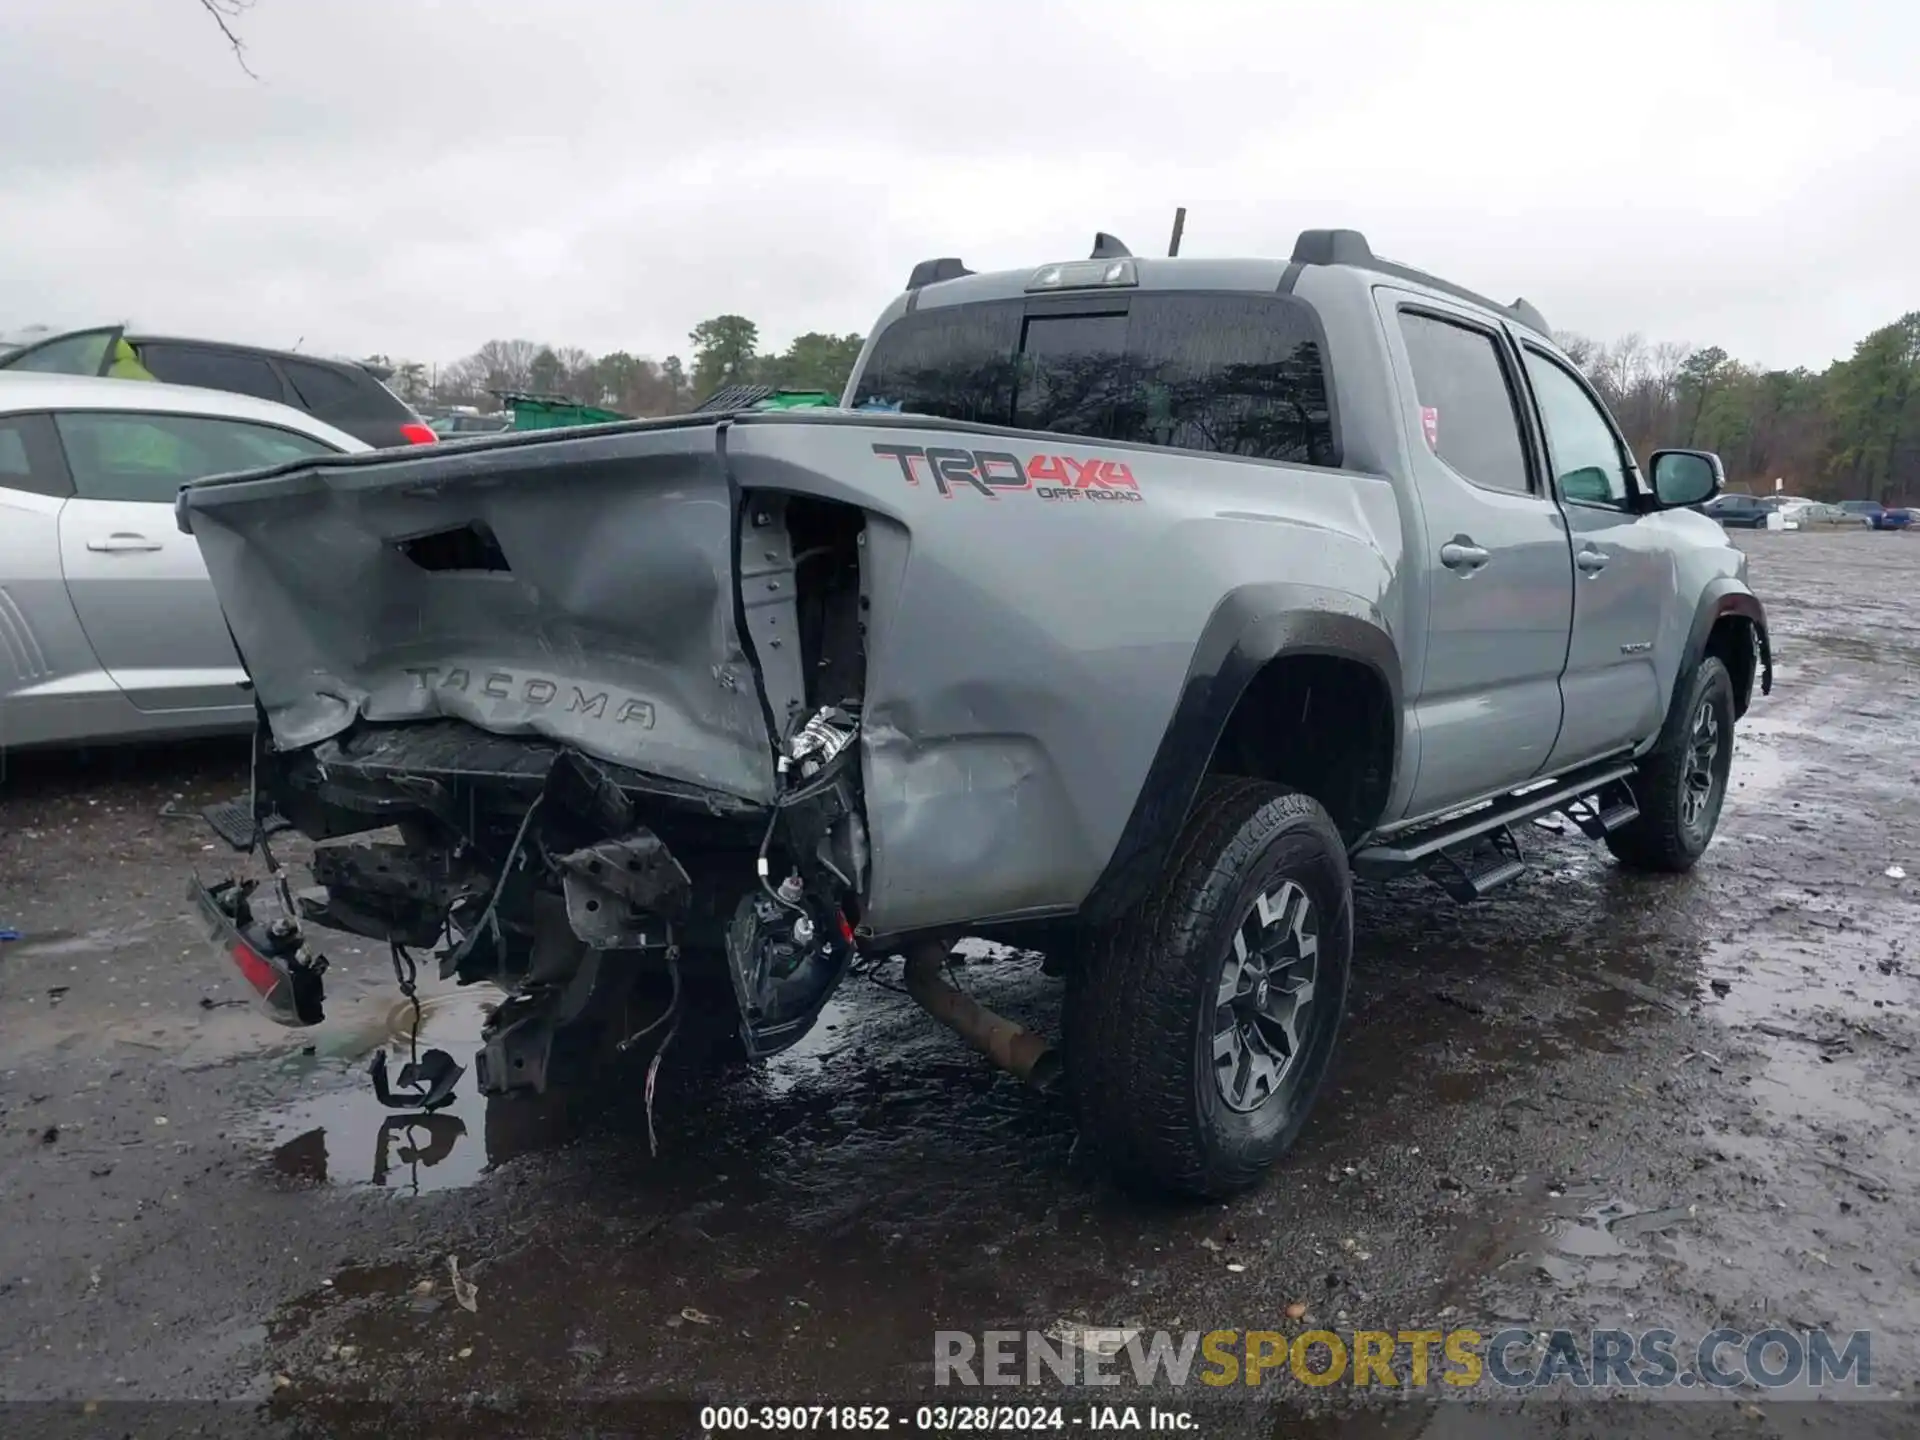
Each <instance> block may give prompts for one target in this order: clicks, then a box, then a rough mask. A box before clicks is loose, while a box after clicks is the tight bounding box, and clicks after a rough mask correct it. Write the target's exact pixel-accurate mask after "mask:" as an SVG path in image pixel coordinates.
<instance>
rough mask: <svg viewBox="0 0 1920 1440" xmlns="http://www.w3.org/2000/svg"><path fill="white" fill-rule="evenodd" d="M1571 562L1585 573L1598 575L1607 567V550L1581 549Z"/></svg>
mask: <svg viewBox="0 0 1920 1440" xmlns="http://www.w3.org/2000/svg"><path fill="white" fill-rule="evenodd" d="M1573 563H1574V564H1576V565H1578V566H1579V567H1580V569H1581V571H1582V572H1583V573H1584V574H1587V575H1598V574H1599V573H1600V572H1601V571H1602V570H1604V569H1606V568H1607V552H1606V551H1604V550H1592V549H1588V550H1582V551H1580V552H1579V553H1578V554H1576V555H1575V556H1574V557H1573Z"/></svg>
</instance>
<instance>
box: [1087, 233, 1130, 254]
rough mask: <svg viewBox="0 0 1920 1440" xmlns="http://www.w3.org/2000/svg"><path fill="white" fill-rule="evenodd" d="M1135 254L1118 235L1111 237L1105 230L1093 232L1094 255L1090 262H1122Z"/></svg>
mask: <svg viewBox="0 0 1920 1440" xmlns="http://www.w3.org/2000/svg"><path fill="white" fill-rule="evenodd" d="M1131 254H1133V252H1132V251H1131V250H1129V249H1128V248H1127V247H1126V244H1125V242H1124V241H1122V240H1121V239H1120V237H1119V236H1118V235H1109V234H1107V232H1106V231H1104V230H1096V231H1094V232H1093V253H1092V254H1091V255H1089V256H1088V257H1087V258H1088V259H1089V260H1122V259H1125V258H1126V257H1127V256H1129V255H1131Z"/></svg>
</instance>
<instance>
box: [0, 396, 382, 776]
mask: <svg viewBox="0 0 1920 1440" xmlns="http://www.w3.org/2000/svg"><path fill="white" fill-rule="evenodd" d="M367 448H368V447H367V446H366V445H365V444H364V443H362V442H361V441H359V440H356V439H354V438H353V437H352V436H351V435H348V434H347V433H345V432H344V431H341V430H336V429H335V428H334V427H333V426H331V425H328V424H325V423H324V422H322V421H319V420H316V419H314V418H313V417H312V416H311V415H307V414H304V413H302V412H301V411H298V410H294V409H291V408H289V407H287V406H284V405H276V404H273V403H272V402H270V401H266V400H256V399H253V398H251V397H249V396H245V395H232V394H227V393H224V392H222V391H216V390H197V389H190V388H188V387H186V386H181V385H159V384H137V385H136V384H132V383H129V382H127V381H125V380H111V379H94V378H91V377H85V378H83V377H76V376H66V375H38V374H0V749H13V748H16V747H20V746H26V745H66V744H79V743H82V742H98V741H112V740H135V739H147V738H155V737H163V736H183V735H196V734H209V733H219V732H222V731H243V730H246V729H247V728H248V727H250V726H251V725H252V723H253V703H252V700H251V699H250V697H249V696H248V694H247V693H246V691H245V690H243V689H242V688H241V687H242V685H243V684H244V682H245V681H246V672H245V671H244V670H243V669H242V668H241V666H240V660H239V657H238V656H237V655H235V653H234V649H233V640H232V638H231V636H230V635H229V634H228V633H227V622H226V620H225V618H224V617H223V616H222V615H221V613H220V604H219V602H218V601H217V600H216V599H215V598H214V594H213V587H212V585H211V584H210V583H209V582H208V580H207V571H206V566H205V565H204V564H203V563H202V562H201V559H200V548H199V546H198V545H197V544H196V543H195V541H194V540H193V538H192V537H191V536H188V535H183V534H181V533H180V531H179V529H178V527H177V525H176V523H175V520H174V513H173V500H174V495H175V493H176V492H177V491H178V490H179V488H180V487H181V485H183V484H185V483H186V482H187V481H189V480H198V479H201V478H203V477H205V476H208V475H217V474H220V473H222V472H225V471H229V470H245V469H250V468H252V467H254V466H259V465H271V464H274V463H276V462H279V461H283V460H294V459H300V458H303V457H308V456H314V455H326V454H333V453H337V452H340V451H347V450H365V449H367Z"/></svg>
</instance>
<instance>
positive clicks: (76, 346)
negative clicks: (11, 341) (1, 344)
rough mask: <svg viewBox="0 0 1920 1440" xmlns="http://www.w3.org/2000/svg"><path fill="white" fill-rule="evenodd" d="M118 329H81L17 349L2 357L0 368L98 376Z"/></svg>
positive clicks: (38, 372)
mask: <svg viewBox="0 0 1920 1440" xmlns="http://www.w3.org/2000/svg"><path fill="white" fill-rule="evenodd" d="M119 333H120V332H119V331H118V330H81V331H77V332H75V333H74V334H72V335H61V336H59V337H57V338H56V339H53V340H45V341H42V342H41V343H40V344H37V345H29V346H27V347H26V348H24V349H22V350H17V351H15V352H14V353H13V354H11V355H9V356H7V357H6V358H5V359H0V369H6V370H26V371H31V372H33V373H36V374H40V375H98V374H99V373H100V370H101V367H102V366H103V365H104V364H105V363H106V359H107V346H108V345H109V344H110V343H111V342H112V341H113V340H114V339H115V337H117V336H118V335H119Z"/></svg>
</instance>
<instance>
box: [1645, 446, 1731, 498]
mask: <svg viewBox="0 0 1920 1440" xmlns="http://www.w3.org/2000/svg"><path fill="white" fill-rule="evenodd" d="M1726 483H1727V472H1726V468H1725V467H1724V466H1723V465H1721V463H1720V457H1719V456H1718V455H1716V454H1714V453H1713V451H1711V450H1656V451H1654V452H1653V499H1654V504H1655V505H1656V506H1658V507H1659V508H1660V509H1662V510H1679V509H1684V508H1685V507H1686V506H1688V505H1698V504H1700V503H1701V502H1702V501H1706V500H1711V499H1712V498H1713V497H1714V496H1716V495H1718V494H1719V493H1720V491H1721V489H1722V488H1723V487H1724V486H1725V485H1726Z"/></svg>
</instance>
